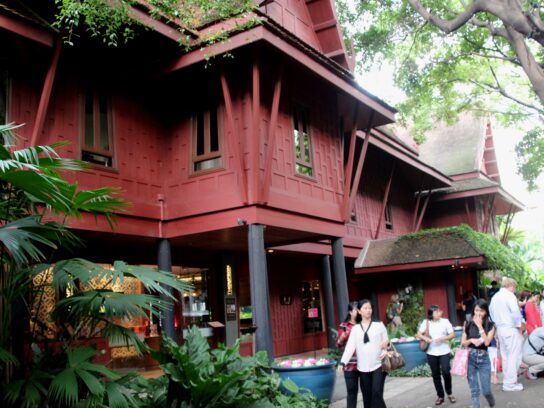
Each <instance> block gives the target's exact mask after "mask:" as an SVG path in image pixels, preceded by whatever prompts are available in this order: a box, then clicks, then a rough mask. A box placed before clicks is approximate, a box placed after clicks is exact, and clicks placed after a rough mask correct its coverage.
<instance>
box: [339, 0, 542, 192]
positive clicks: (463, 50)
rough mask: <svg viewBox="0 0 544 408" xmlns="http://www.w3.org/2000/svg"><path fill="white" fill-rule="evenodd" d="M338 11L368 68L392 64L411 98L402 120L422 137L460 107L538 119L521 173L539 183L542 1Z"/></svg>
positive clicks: (389, 4) (436, 1)
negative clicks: (532, 150) (535, 147)
mask: <svg viewBox="0 0 544 408" xmlns="http://www.w3.org/2000/svg"><path fill="white" fill-rule="evenodd" d="M338 3H340V4H339V7H338V10H339V12H340V14H341V19H342V22H343V24H344V27H345V32H346V33H347V35H348V37H352V38H353V40H354V46H355V48H356V49H357V50H359V51H361V55H362V57H361V58H362V64H361V68H362V69H363V70H364V69H366V68H370V67H371V66H375V64H376V63H378V64H381V63H383V62H384V61H389V62H392V63H393V64H394V65H395V68H396V71H395V72H396V77H395V81H396V84H397V86H398V87H399V88H400V89H401V90H402V91H404V93H405V94H406V96H407V99H406V100H405V101H404V102H403V103H401V104H400V105H399V108H400V111H401V122H403V123H404V124H408V123H410V125H412V126H413V129H414V132H415V136H416V137H418V138H419V139H420V140H422V139H423V138H424V132H425V131H426V130H428V129H430V128H431V127H432V125H433V123H435V122H436V121H437V120H441V121H446V122H449V123H451V122H453V121H454V120H455V119H456V117H457V115H458V113H459V112H461V111H472V112H474V113H476V114H487V113H491V114H492V115H494V116H495V117H497V118H498V119H499V120H500V121H501V122H502V123H503V124H508V125H512V124H520V123H521V122H526V121H527V120H533V121H535V127H537V129H536V130H534V131H533V132H531V133H530V134H529V135H528V136H527V137H526V140H524V141H523V142H522V144H521V145H522V146H521V147H519V148H518V150H517V151H518V155H519V156H520V158H521V160H520V164H519V170H520V173H521V174H522V176H523V177H524V178H525V179H526V180H527V181H529V183H530V187H534V186H535V185H534V180H535V178H536V177H537V176H538V175H539V174H540V173H541V172H542V170H544V163H542V161H543V160H542V155H541V154H532V155H531V154H527V153H528V152H527V149H524V147H523V146H524V145H527V143H528V141H527V138H529V139H530V143H532V144H533V145H534V144H538V143H542V142H541V141H542V140H543V133H542V131H541V130H538V127H540V126H544V122H543V121H544V119H543V117H544V70H543V66H542V64H543V62H544V49H543V45H544V23H543V22H542V15H543V7H544V4H543V3H544V2H543V1H521V0H472V1H468V0H467V1H464V0H357V1H356V2H355V6H354V7H350V5H353V3H352V2H350V1H348V0H341V1H339V2H338Z"/></svg>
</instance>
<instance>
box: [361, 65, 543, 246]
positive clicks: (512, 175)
mask: <svg viewBox="0 0 544 408" xmlns="http://www.w3.org/2000/svg"><path fill="white" fill-rule="evenodd" d="M357 79H358V81H359V83H360V84H361V85H362V86H363V87H364V88H365V89H366V90H368V91H369V92H371V93H373V94H374V95H376V96H377V97H379V98H381V99H383V100H385V101H387V102H388V103H391V104H393V106H394V105H395V104H396V103H397V102H399V101H401V100H402V98H403V96H404V95H403V93H402V91H400V90H399V89H397V88H395V85H394V83H393V68H392V67H391V66H385V65H384V66H382V68H381V69H379V70H372V71H370V72H368V73H363V74H362V75H358V76H357ZM492 126H493V135H494V142H495V152H496V155H497V161H498V164H499V172H500V175H501V182H502V185H503V187H504V188H505V189H506V190H507V191H508V192H509V193H510V194H512V195H513V196H515V197H516V198H517V199H518V200H520V201H521V202H523V203H524V204H525V205H526V207H527V210H525V211H523V212H521V213H518V214H516V217H515V218H514V221H513V225H514V227H515V228H519V229H522V230H525V231H526V232H527V236H531V237H534V238H536V239H539V240H541V241H544V188H543V187H544V182H543V179H544V177H541V178H540V180H539V181H540V183H539V191H537V192H532V193H529V192H528V191H527V186H526V184H525V182H524V181H523V180H522V178H521V176H519V175H518V174H517V173H516V161H515V151H514V146H515V145H516V143H517V142H518V141H519V140H520V139H521V137H522V134H523V133H522V131H520V130H517V129H505V128H500V127H499V126H498V125H496V124H493V123H492Z"/></svg>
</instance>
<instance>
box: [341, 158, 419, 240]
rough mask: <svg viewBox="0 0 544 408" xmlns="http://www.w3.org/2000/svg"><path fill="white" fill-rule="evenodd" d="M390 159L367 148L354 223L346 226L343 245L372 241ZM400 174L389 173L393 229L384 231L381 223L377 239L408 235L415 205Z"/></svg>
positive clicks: (407, 185)
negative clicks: (391, 178) (391, 177)
mask: <svg viewBox="0 0 544 408" xmlns="http://www.w3.org/2000/svg"><path fill="white" fill-rule="evenodd" d="M392 164H393V159H392V158H391V157H390V156H388V155H386V154H384V153H382V152H379V151H378V150H377V149H374V148H373V147H370V148H369V149H368V153H367V156H366V159H365V164H364V166H363V174H362V178H361V187H360V189H359V191H358V192H357V196H356V199H355V207H354V208H355V212H356V214H357V221H355V222H349V223H348V224H346V237H345V239H344V244H345V245H349V246H353V247H358V248H363V247H364V244H365V242H366V241H367V240H368V239H373V236H374V234H375V232H376V228H377V226H378V220H379V217H380V216H381V214H380V210H381V209H382V204H383V197H384V192H385V186H386V184H387V180H388V179H389V176H390V172H391V167H392ZM410 181H411V180H408V179H407V178H406V176H405V175H404V174H403V173H402V171H399V170H396V171H395V173H394V174H393V180H392V183H391V190H390V195H389V201H390V202H391V205H392V220H393V230H387V229H386V228H385V222H384V220H382V223H381V227H380V231H379V235H378V239H383V238H390V237H396V236H399V235H402V234H405V233H408V232H411V225H412V216H413V211H414V206H415V200H414V198H413V197H414V190H413V189H412V187H410V183H409V182H410Z"/></svg>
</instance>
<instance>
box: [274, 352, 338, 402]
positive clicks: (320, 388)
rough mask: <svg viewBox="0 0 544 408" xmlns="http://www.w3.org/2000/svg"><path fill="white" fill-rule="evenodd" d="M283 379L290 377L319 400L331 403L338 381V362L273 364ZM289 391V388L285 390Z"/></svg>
mask: <svg viewBox="0 0 544 408" xmlns="http://www.w3.org/2000/svg"><path fill="white" fill-rule="evenodd" d="M272 368H273V370H274V371H275V372H277V373H278V375H279V376H280V377H281V379H282V380H286V379H288V378H290V379H291V380H292V381H293V382H294V383H295V384H296V385H297V386H298V387H299V388H307V389H309V390H310V391H311V392H312V394H314V395H315V396H316V397H317V399H318V400H327V403H330V401H331V398H332V392H333V390H334V383H335V381H336V362H335V361H333V362H330V363H327V364H323V365H319V366H309V367H296V368H292V367H289V368H288V367H279V366H276V365H273V366H272ZM284 392H287V390H284Z"/></svg>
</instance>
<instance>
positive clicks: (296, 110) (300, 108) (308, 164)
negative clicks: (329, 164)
mask: <svg viewBox="0 0 544 408" xmlns="http://www.w3.org/2000/svg"><path fill="white" fill-rule="evenodd" d="M309 111H310V110H309V108H308V107H307V106H305V105H303V104H301V103H299V102H295V103H294V104H293V112H292V124H293V133H292V138H293V157H294V163H295V166H294V170H295V175H297V176H300V177H306V178H309V179H311V180H314V181H315V180H316V176H315V168H314V165H313V162H314V154H313V142H312V132H311V130H310V113H309ZM301 112H302V113H303V114H304V115H305V119H306V130H307V131H306V134H307V137H308V154H309V156H310V157H309V159H310V161H306V160H304V159H302V158H299V157H297V143H296V140H297V139H296V135H297V132H298V134H299V135H300V134H302V135H304V131H303V129H304V123H303V122H302V121H300V113H301ZM295 115H296V119H297V120H295ZM297 122H298V123H297ZM301 129H302V130H301ZM301 151H302V150H301ZM298 166H302V167H305V168H308V169H310V174H306V173H302V172H300V171H298Z"/></svg>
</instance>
